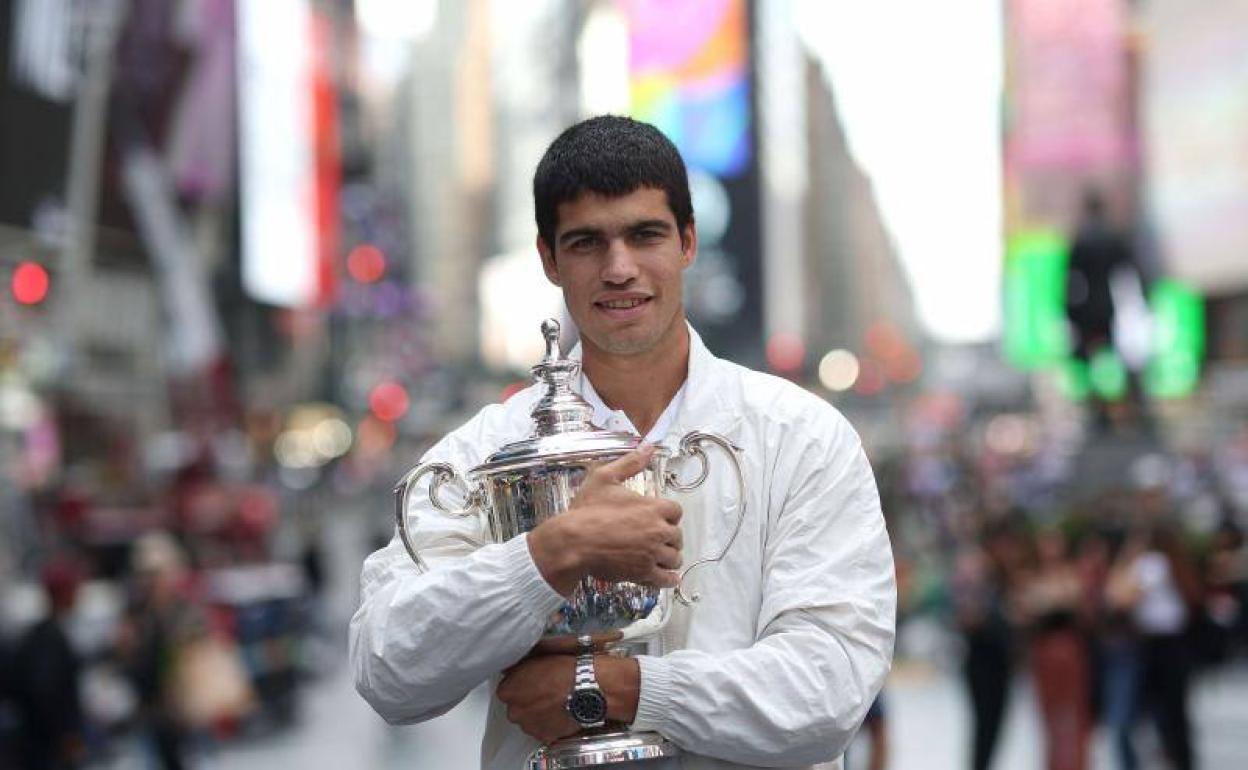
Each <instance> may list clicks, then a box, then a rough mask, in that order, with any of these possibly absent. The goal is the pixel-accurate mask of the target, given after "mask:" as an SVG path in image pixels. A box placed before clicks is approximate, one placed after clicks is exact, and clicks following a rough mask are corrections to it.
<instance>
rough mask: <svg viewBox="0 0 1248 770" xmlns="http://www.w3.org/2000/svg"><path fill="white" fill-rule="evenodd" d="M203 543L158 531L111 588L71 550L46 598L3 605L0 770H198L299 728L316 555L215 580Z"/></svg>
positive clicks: (217, 574) (91, 562)
mask: <svg viewBox="0 0 1248 770" xmlns="http://www.w3.org/2000/svg"><path fill="white" fill-rule="evenodd" d="M194 544H195V540H194V539H188V538H186V537H185V536H183V535H182V534H181V533H180V534H179V536H175V535H174V534H171V533H170V532H169V531H166V530H161V529H154V530H152V531H150V532H148V533H146V534H144V535H142V536H141V537H139V538H138V539H137V540H135V541H134V542H133V544H132V545H131V546H130V547H129V548H128V549H127V558H126V564H125V566H124V568H123V572H122V573H121V574H120V575H118V576H115V577H113V578H108V577H105V576H104V575H103V574H101V572H100V570H101V565H102V562H101V561H100V560H98V559H95V558H92V557H91V556H90V555H89V554H87V553H84V552H80V553H74V552H73V551H72V550H70V549H68V548H66V549H64V550H63V551H62V552H61V553H60V554H59V555H57V556H55V557H52V558H49V559H48V560H46V561H45V562H44V566H43V567H42V569H41V572H40V580H39V584H40V585H39V589H41V590H36V589H35V588H34V587H33V586H32V587H31V592H30V593H29V595H27V596H25V597H24V599H23V598H15V596H14V595H13V594H10V595H9V596H7V597H6V599H7V600H8V603H9V605H10V606H9V607H6V610H7V611H8V613H7V614H8V615H9V616H10V617H9V618H8V620H9V623H8V624H7V625H6V626H3V627H0V631H3V632H4V633H3V634H0V766H3V767H15V768H24V769H28V770H44V769H45V768H48V769H52V768H80V767H111V766H117V765H116V763H117V762H122V763H123V764H124V766H130V764H127V763H132V762H135V761H138V762H140V763H142V765H143V766H148V767H158V768H168V769H170V770H173V769H176V768H183V767H194V766H199V765H198V760H199V759H201V758H202V757H204V756H206V755H209V754H211V752H212V751H213V749H214V747H215V746H216V745H219V743H220V742H221V741H222V740H224V739H230V738H238V737H243V736H249V735H256V734H263V733H267V732H271V731H272V730H273V729H277V728H282V727H286V726H289V725H290V724H292V723H293V720H294V717H295V713H296V705H297V692H298V687H299V685H300V682H301V680H302V679H304V678H306V677H305V675H306V674H308V673H309V672H310V671H311V670H312V669H314V668H315V665H316V664H315V662H313V661H312V660H311V659H310V658H309V656H310V654H312V653H310V651H309V649H310V648H309V640H310V639H314V638H315V634H314V633H313V632H314V629H315V627H316V626H315V619H316V615H317V613H316V609H315V603H316V597H317V589H318V587H319V584H320V580H321V574H320V569H321V567H320V563H319V558H318V556H317V553H316V550H315V549H309V550H308V551H307V553H306V558H305V560H304V563H303V565H302V568H299V567H297V566H296V565H293V564H282V563H278V562H270V561H249V562H248V561H240V562H238V563H235V564H233V565H230V566H216V567H206V566H205V565H204V562H203V554H202V553H201V552H200V551H198V550H195V549H194ZM188 546H190V548H188ZM18 597H20V594H18ZM23 603H25V604H27V605H28V606H27V607H25V608H24V609H22V610H19V611H18V612H16V613H15V612H14V606H13V605H21V604H23ZM14 614H19V615H22V614H24V615H25V616H26V617H27V618H28V621H27V622H25V623H22V622H12V621H13V619H12V616H13V615H14Z"/></svg>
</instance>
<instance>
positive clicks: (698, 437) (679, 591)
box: [664, 430, 746, 604]
mask: <svg viewBox="0 0 1248 770" xmlns="http://www.w3.org/2000/svg"><path fill="white" fill-rule="evenodd" d="M708 443H709V444H714V445H715V446H717V447H719V448H720V449H722V450H723V451H724V453H725V454H727V455H728V459H729V460H731V461H732V469H733V471H734V472H735V473H736V474H737V522H736V524H734V525H733V527H732V535H730V536H729V538H728V542H727V543H725V544H724V547H723V548H721V549H720V551H719V553H718V554H716V555H714V556H704V557H702V558H701V559H698V560H697V561H695V562H694V563H693V564H690V565H689V566H688V567H685V568H684V569H683V570H681V572H680V582H678V583H677V584H676V598H677V599H678V600H679V601H680V602H681V603H682V604H692V603H694V602H696V601H698V600H699V599H701V598H702V597H701V596H700V595H699V594H697V593H694V594H692V595H690V594H686V593H685V591H684V582H685V577H686V576H687V575H688V574H689V573H690V572H691V571H693V570H694V569H696V568H698V567H701V566H702V565H704V564H714V563H715V562H717V561H719V560H720V559H723V558H724V556H725V555H726V554H727V553H728V549H730V548H732V544H733V543H735V542H736V540H737V534H738V533H740V532H741V523H742V522H744V521H745V507H746V497H745V473H744V472H743V471H742V470H741V458H740V456H739V454H740V452H741V448H740V447H738V446H736V445H735V444H733V443H732V442H731V441H729V440H728V439H726V438H724V437H723V436H721V435H719V434H718V433H709V432H706V431H698V430H695V431H690V432H689V433H686V434H685V436H684V438H682V439H681V440H680V451H678V452H677V453H676V455H675V457H673V458H672V459H673V460H675V459H680V458H684V457H697V458H698V459H699V460H701V461H702V471H701V472H700V473H699V474H698V477H697V478H696V479H694V480H693V481H691V482H689V483H687V484H686V483H682V482H681V481H680V479H679V478H677V476H676V473H675V471H668V472H667V474H666V476H667V477H666V478H665V479H664V481H665V482H666V483H667V485H668V486H669V487H671V488H672V489H675V490H676V491H678V492H691V491H693V490H694V489H697V488H698V487H700V486H702V482H704V481H706V478H707V476H709V475H710V471H711V463H710V460H709V459H708V458H707V456H706V450H705V449H704V448H703V445H704V444H708Z"/></svg>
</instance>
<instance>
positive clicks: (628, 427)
mask: <svg viewBox="0 0 1248 770" xmlns="http://www.w3.org/2000/svg"><path fill="white" fill-rule="evenodd" d="M580 394H581V398H583V399H585V401H586V402H588V403H589V405H590V406H592V407H593V408H594V416H593V417H592V418H591V419H592V420H593V422H594V424H595V425H597V426H598V427H600V428H606V429H607V430H610V431H621V432H626V433H632V434H633V435H636V436H640V435H641V431H639V430H637V426H635V425H633V421H632V420H630V419H629V418H628V415H626V414H624V412H623V410H620V409H612V408H611V407H609V406H607V403H606V402H605V401H603V400H602V396H599V395H598V391H596V390H594V384H593V383H592V382H590V380H589V378H588V377H586V376H585V375H584V374H581V379H580ZM684 400H685V383H683V382H682V383H681V384H680V388H679V389H677V391H676V395H674V396H672V400H671V401H669V402H667V406H666V407H664V408H663V412H662V413H661V414H660V415H659V419H657V420H655V421H654V426H653V427H651V428H650V431H649V432H648V433H646V435H645V440H646V441H647V442H649V443H651V444H657V443H660V442H661V441H663V439H664V438H665V437H666V436H667V432H668V430H669V429H670V428H671V427H672V422H673V421H674V420H675V419H676V413H677V412H678V411H679V410H680V405H681V403H682V402H683V401H684Z"/></svg>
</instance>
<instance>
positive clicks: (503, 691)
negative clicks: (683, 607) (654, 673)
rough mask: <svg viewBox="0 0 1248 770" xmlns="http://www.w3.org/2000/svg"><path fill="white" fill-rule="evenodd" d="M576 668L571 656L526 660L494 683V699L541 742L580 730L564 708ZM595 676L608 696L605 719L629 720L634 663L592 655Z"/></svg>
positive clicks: (633, 708) (637, 680)
mask: <svg viewBox="0 0 1248 770" xmlns="http://www.w3.org/2000/svg"><path fill="white" fill-rule="evenodd" d="M575 672H576V656H575V655H540V656H535V657H530V658H525V659H524V660H522V661H520V662H519V663H517V664H516V665H514V666H512V667H511V668H509V669H507V670H506V671H505V672H504V673H503V680H502V681H501V682H499V684H498V699H499V700H500V701H502V703H503V705H504V706H506V707H507V719H509V720H510V721H511V722H513V723H514V724H515V725H516V726H517V727H519V728H520V729H521V730H523V731H524V732H525V733H527V734H529V735H531V736H533V737H534V738H536V739H538V740H539V741H541V742H542V743H551V742H553V741H557V740H559V739H560V738H566V737H568V736H569V735H574V734H575V733H577V732H579V731H580V729H581V727H580V725H578V724H577V723H576V720H574V719H572V717H571V716H570V715H569V714H568V710H567V703H568V695H570V694H571V693H572V682H573V679H574V677H575ZM594 674H595V676H596V677H597V679H598V686H599V687H601V688H602V692H603V694H604V695H606V698H607V719H610V720H611V721H613V722H621V723H624V724H628V723H629V722H632V721H633V719H635V718H636V715H637V698H638V695H639V688H640V684H641V669H640V667H639V666H638V665H637V661H635V660H633V659H631V658H619V657H615V656H612V655H595V656H594Z"/></svg>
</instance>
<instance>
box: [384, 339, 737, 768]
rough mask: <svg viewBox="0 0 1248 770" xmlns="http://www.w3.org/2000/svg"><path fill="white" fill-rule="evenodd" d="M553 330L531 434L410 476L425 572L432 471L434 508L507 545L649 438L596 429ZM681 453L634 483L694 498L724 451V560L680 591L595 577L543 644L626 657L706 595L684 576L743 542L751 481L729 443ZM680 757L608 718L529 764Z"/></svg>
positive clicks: (658, 455)
mask: <svg viewBox="0 0 1248 770" xmlns="http://www.w3.org/2000/svg"><path fill="white" fill-rule="evenodd" d="M542 334H543V335H544V336H545V339H546V355H545V357H544V358H543V360H542V361H541V362H540V363H539V364H537V365H536V366H534V367H533V378H534V381H535V382H538V383H541V384H544V385H545V386H546V391H545V393H544V394H543V395H542V398H541V399H540V400H539V401H538V402H537V404H536V405H535V406H534V408H533V411H532V416H533V431H532V433H531V434H530V435H529V436H528V437H526V438H524V439H522V440H520V441H515V442H512V443H510V444H507V445H506V446H504V447H502V448H501V449H499V450H498V451H497V452H495V453H494V454H492V455H490V456H489V458H488V459H487V460H486V461H485V462H484V463H482V464H481V465H478V466H476V467H475V468H472V469H471V470H469V471H468V472H467V473H466V474H461V473H460V471H459V470H457V469H456V468H454V467H452V466H451V465H449V464H447V463H440V462H431V463H421V464H420V465H417V466H416V467H415V468H412V469H411V470H410V471H408V472H407V473H406V474H404V476H403V478H402V479H401V480H400V481H399V483H398V485H397V486H396V487H395V490H394V492H395V521H396V523H397V525H398V531H399V538H400V539H401V540H402V541H403V545H404V547H405V548H406V549H407V552H408V555H410V556H411V558H412V560H413V561H415V562H416V564H417V565H418V566H419V567H420V568H421V569H422V570H424V569H427V568H428V567H427V565H426V564H425V562H424V560H423V559H422V558H421V556H420V553H419V551H418V549H417V548H416V546H415V544H414V543H413V540H412V536H411V533H412V527H413V526H414V525H415V524H416V519H417V514H416V512H414V511H409V507H410V506H409V503H410V498H411V494H412V492H413V491H414V490H415V489H416V487H417V482H418V481H419V480H420V479H422V478H423V477H424V476H426V475H428V476H431V479H430V481H429V484H428V496H429V502H430V504H431V505H432V506H433V507H434V508H436V509H438V510H440V511H442V512H444V513H447V514H450V515H454V516H482V517H484V519H485V524H486V529H487V531H488V532H489V533H490V537H491V538H492V539H493V541H494V542H498V543H502V542H506V541H507V540H510V539H511V538H513V537H515V536H516V535H519V534H521V533H524V532H528V531H530V530H532V529H534V528H536V527H537V526H538V525H540V524H541V523H542V522H544V521H546V520H547V519H549V518H551V517H553V516H558V515H560V514H562V513H563V512H565V511H567V510H568V508H569V507H570V506H571V504H572V499H573V498H574V497H575V496H576V493H577V491H578V490H579V489H580V486H581V483H582V482H583V481H584V479H585V475H586V473H587V472H588V470H589V468H590V467H591V466H592V465H594V464H597V463H599V462H604V461H606V462H609V461H611V460H614V459H616V458H618V457H621V456H623V455H625V454H627V453H628V452H631V451H632V450H633V449H635V448H636V447H637V445H638V444H640V443H641V438H640V437H639V436H635V435H633V434H631V433H623V432H609V431H606V430H603V429H601V428H599V427H597V426H596V425H594V424H593V421H592V417H593V407H592V406H590V405H589V404H588V403H587V402H586V401H585V400H584V399H582V398H581V397H580V395H578V394H577V393H576V392H575V391H574V390H572V382H573V380H574V379H575V377H576V376H577V374H578V373H579V372H580V362H579V361H577V360H575V359H570V358H564V357H562V356H561V355H560V353H559V347H558V338H559V323H558V322H557V321H555V320H554V319H547V320H546V321H544V322H543V323H542ZM678 446H679V448H678V450H677V451H676V452H675V453H672V452H671V451H669V450H668V449H666V448H664V447H661V446H659V447H656V448H655V451H654V454H653V455H652V457H651V459H650V463H649V465H648V466H647V467H646V468H645V469H643V470H642V471H641V472H639V473H637V474H636V475H634V476H632V477H631V478H629V479H627V480H626V481H625V482H624V485H625V486H627V487H628V488H629V489H631V490H633V491H634V492H636V493H638V494H641V495H648V496H651V497H658V496H661V495H663V493H664V492H666V491H668V490H675V491H678V492H690V491H692V490H694V489H697V488H698V487H699V486H701V485H702V483H703V482H704V481H705V480H706V478H707V477H708V475H709V473H710V461H709V458H708V457H707V454H706V451H705V448H706V447H707V446H715V447H718V448H719V449H721V450H723V451H724V453H725V454H726V455H727V457H728V459H729V460H730V464H731V466H732V469H733V471H734V472H735V474H736V479H737V487H738V489H737V491H738V496H737V500H738V503H737V507H738V510H737V511H736V520H735V522H734V524H733V526H732V528H731V535H730V537H729V538H728V541H727V542H726V543H725V544H724V545H723V546H722V548H720V549H719V550H718V551H717V552H716V553H714V554H713V555H708V556H706V557H704V558H701V559H698V560H696V561H694V562H693V563H692V564H690V565H688V566H686V567H685V568H684V569H683V570H682V571H681V573H680V579H681V582H680V583H678V584H677V586H676V588H674V589H659V588H656V587H654V586H651V585H645V584H641V583H634V582H630V581H626V580H603V579H600V578H595V577H594V576H592V575H587V576H585V577H584V578H582V579H581V580H580V581H579V582H578V583H577V585H576V587H575V588H574V589H573V591H572V594H571V595H570V596H569V597H568V600H567V601H566V602H565V603H564V605H563V606H562V607H561V608H560V609H559V610H557V611H556V612H554V613H553V614H552V615H551V616H550V617H549V618H548V619H547V623H546V628H545V631H544V632H543V634H542V640H541V642H540V644H541V645H544V646H545V645H553V646H554V647H561V646H566V647H567V649H569V650H570V649H572V648H573V647H574V646H575V644H576V640H577V639H578V638H579V637H581V636H585V635H588V636H591V637H592V639H593V641H594V644H595V647H596V648H598V649H601V650H606V651H609V652H611V653H612V654H626V647H627V646H628V645H629V644H630V643H633V642H639V641H644V640H645V639H647V638H649V637H651V636H653V635H655V634H657V633H658V632H659V631H660V630H662V628H663V626H664V624H666V622H667V619H668V617H669V615H670V612H671V606H672V601H680V602H682V603H686V604H687V603H690V602H694V601H697V600H698V597H697V596H696V595H695V596H692V597H690V596H687V595H686V594H685V592H684V591H683V590H682V585H683V582H684V578H685V576H686V575H688V574H689V572H690V570H693V569H695V568H697V567H700V566H703V565H706V564H711V563H714V562H717V561H719V560H720V559H722V558H723V557H724V555H725V554H726V553H727V552H728V549H729V548H731V547H732V543H733V542H734V541H735V540H736V536H737V532H738V531H739V530H740V528H741V522H742V521H743V520H744V518H745V500H746V497H745V479H744V476H743V474H742V471H741V463H740V460H739V459H738V457H737V452H738V451H739V450H738V449H737V448H736V447H735V446H733V445H732V444H731V443H730V442H729V441H728V440H727V439H725V438H723V437H722V436H719V435H717V434H714V433H708V432H704V431H691V432H689V433H687V434H686V435H685V436H683V437H682V438H681V440H680V442H679V445H678ZM692 460H696V461H697V462H699V463H700V468H699V472H698V474H697V475H696V477H695V478H694V479H693V480H692V481H690V482H688V483H685V482H682V481H681V480H680V479H679V478H678V476H677V474H676V472H675V468H677V467H679V466H681V465H683V464H684V463H685V462H686V461H692ZM446 484H455V485H458V486H459V487H460V488H461V489H463V490H465V491H466V493H467V497H466V502H465V504H464V505H463V507H460V508H452V507H450V506H448V505H447V504H446V503H445V502H444V501H443V500H442V499H441V497H440V495H439V490H440V489H441V488H442V487H443V486H444V485H446ZM677 754H679V749H678V748H677V747H676V746H675V745H674V744H673V743H671V742H670V741H668V740H667V739H665V738H664V737H663V736H661V735H659V734H658V733H654V732H641V731H631V730H628V729H627V728H626V727H625V726H623V725H621V724H616V723H607V724H606V725H605V726H604V727H601V728H596V729H593V730H589V731H585V732H582V733H579V734H577V735H575V736H572V737H570V738H565V739H563V740H560V741H557V742H555V743H553V744H550V745H547V746H542V747H541V748H539V749H538V750H537V751H535V752H534V753H533V755H532V756H531V757H530V758H529V760H528V762H527V763H526V768H527V770H563V769H564V768H583V767H603V766H608V765H613V764H617V763H621V762H637V761H644V760H650V759H661V758H663V757H672V756H676V755H677Z"/></svg>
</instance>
